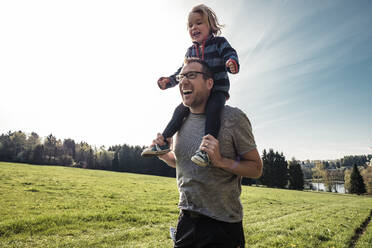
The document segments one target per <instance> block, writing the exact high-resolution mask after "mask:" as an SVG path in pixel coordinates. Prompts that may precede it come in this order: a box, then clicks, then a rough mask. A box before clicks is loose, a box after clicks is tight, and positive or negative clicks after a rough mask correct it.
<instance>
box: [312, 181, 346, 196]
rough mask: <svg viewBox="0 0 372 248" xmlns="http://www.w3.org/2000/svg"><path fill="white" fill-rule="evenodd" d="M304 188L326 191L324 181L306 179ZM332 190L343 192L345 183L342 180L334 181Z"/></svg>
mask: <svg viewBox="0 0 372 248" xmlns="http://www.w3.org/2000/svg"><path fill="white" fill-rule="evenodd" d="M305 189H310V190H314V191H327V190H326V188H325V186H324V183H317V182H311V181H308V182H306V183H305ZM332 192H335V193H342V194H345V184H344V183H343V182H336V184H335V186H334V187H333V189H332Z"/></svg>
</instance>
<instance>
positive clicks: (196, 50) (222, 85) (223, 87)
mask: <svg viewBox="0 0 372 248" xmlns="http://www.w3.org/2000/svg"><path fill="white" fill-rule="evenodd" d="M185 57H186V58H189V57H198V58H200V59H202V60H204V61H205V62H206V63H207V64H208V65H209V67H210V68H211V71H212V73H213V80H214V86H213V90H214V91H222V92H224V93H225V94H226V96H227V97H229V89H230V81H229V77H228V75H227V72H230V73H231V71H230V69H229V68H226V62H227V60H229V59H232V60H234V61H235V62H236V65H237V68H238V71H239V60H238V54H237V53H236V51H235V49H234V48H232V47H231V46H230V44H229V42H227V40H226V39H225V38H224V37H220V36H213V35H211V36H209V37H208V38H207V40H206V41H204V42H203V44H198V43H196V42H194V44H193V45H192V46H191V47H189V48H188V49H187V52H186V55H185ZM181 69H182V67H180V68H179V69H178V70H177V71H176V72H175V73H174V74H173V75H171V76H170V78H171V82H170V83H168V85H167V88H170V87H174V86H176V85H177V84H178V81H177V80H176V75H178V74H179V73H180V72H181Z"/></svg>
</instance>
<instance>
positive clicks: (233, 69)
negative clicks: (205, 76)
mask: <svg viewBox="0 0 372 248" xmlns="http://www.w3.org/2000/svg"><path fill="white" fill-rule="evenodd" d="M226 67H227V68H229V69H230V72H231V73H232V74H236V73H238V65H237V64H236V62H235V60H233V59H229V60H228V61H226Z"/></svg>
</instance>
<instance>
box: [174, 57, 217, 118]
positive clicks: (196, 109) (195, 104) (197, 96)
mask: <svg viewBox="0 0 372 248" xmlns="http://www.w3.org/2000/svg"><path fill="white" fill-rule="evenodd" d="M191 71H193V72H202V65H201V64H199V63H197V62H192V63H190V64H186V65H185V66H184V67H183V68H182V70H181V73H180V74H183V75H185V74H186V73H188V72H191ZM212 86H213V80H212V79H204V77H203V74H201V73H197V74H196V77H195V78H194V79H188V78H187V77H186V76H185V77H183V79H182V80H181V81H180V84H179V87H180V93H181V96H182V101H183V104H184V105H185V106H187V107H189V108H190V111H191V112H192V113H204V110H205V105H206V102H207V100H208V97H209V94H210V90H211V89H212Z"/></svg>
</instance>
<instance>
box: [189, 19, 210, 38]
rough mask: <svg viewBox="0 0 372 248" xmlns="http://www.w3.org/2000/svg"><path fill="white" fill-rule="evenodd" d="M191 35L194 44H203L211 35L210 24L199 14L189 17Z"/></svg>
mask: <svg viewBox="0 0 372 248" xmlns="http://www.w3.org/2000/svg"><path fill="white" fill-rule="evenodd" d="M189 34H190V37H191V40H192V41H193V42H195V41H196V42H198V43H202V42H203V41H204V40H206V39H207V38H208V36H209V34H210V27H209V24H208V22H207V21H206V20H205V18H203V16H202V15H201V14H199V13H191V14H190V15H189Z"/></svg>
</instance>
